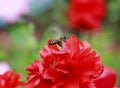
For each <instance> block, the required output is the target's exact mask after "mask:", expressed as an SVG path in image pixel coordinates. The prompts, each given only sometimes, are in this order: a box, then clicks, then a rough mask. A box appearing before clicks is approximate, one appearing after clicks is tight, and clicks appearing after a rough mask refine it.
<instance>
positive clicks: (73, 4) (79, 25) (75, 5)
mask: <svg viewBox="0 0 120 88" xmlns="http://www.w3.org/2000/svg"><path fill="white" fill-rule="evenodd" d="M67 15H68V21H69V24H70V26H71V27H73V28H74V29H76V30H77V31H81V29H83V30H89V31H92V32H95V31H98V30H99V29H100V28H101V27H102V25H101V21H102V20H103V18H104V17H105V15H106V3H105V0H70V5H69V8H68V13H67Z"/></svg>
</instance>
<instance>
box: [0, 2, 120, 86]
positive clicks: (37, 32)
mask: <svg viewBox="0 0 120 88" xmlns="http://www.w3.org/2000/svg"><path fill="white" fill-rule="evenodd" d="M45 1H46V2H41V4H38V5H37V6H36V4H35V3H34V4H35V5H32V6H33V7H34V8H33V7H32V6H31V8H32V10H31V12H30V14H28V15H26V16H23V18H22V19H20V20H19V21H18V22H16V23H14V24H6V25H5V26H2V27H1V28H0V61H5V62H7V63H9V64H10V66H11V68H12V69H13V70H14V71H15V72H22V74H23V78H22V79H23V80H25V79H26V74H27V72H26V71H25V70H24V68H25V67H26V66H28V65H29V64H31V63H32V62H33V61H34V59H40V56H39V50H41V49H42V48H43V46H44V45H46V44H47V41H48V40H49V39H51V38H53V39H54V38H58V37H59V36H62V35H66V36H71V34H75V35H77V36H78V37H79V38H80V39H81V40H82V41H88V42H90V43H91V46H92V47H93V49H95V50H96V51H97V52H98V53H99V54H100V55H101V58H102V61H103V63H104V64H105V65H106V66H111V67H113V68H114V69H115V70H116V71H117V73H118V76H120V0H106V2H107V3H106V4H107V16H106V18H105V20H104V22H103V25H104V28H103V30H102V31H101V32H99V33H96V34H94V35H88V34H87V33H84V34H83V33H76V32H75V31H73V30H71V29H70V28H69V27H68V25H67V20H66V15H65V11H66V8H67V4H68V3H67V1H66V0H58V1H57V0H51V2H50V1H49V2H47V0H45ZM36 3H38V2H36ZM41 5H42V6H41ZM35 6H36V7H35ZM33 13H34V14H33ZM26 20H29V22H26ZM117 83H118V85H120V80H118V82H117Z"/></svg>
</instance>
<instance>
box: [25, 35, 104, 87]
mask: <svg viewBox="0 0 120 88" xmlns="http://www.w3.org/2000/svg"><path fill="white" fill-rule="evenodd" d="M40 56H41V57H42V61H39V60H36V61H35V62H34V63H33V64H31V65H30V66H28V67H26V68H25V69H26V70H27V71H29V74H28V82H27V83H26V88H95V85H94V80H95V79H96V78H97V77H99V76H100V75H101V74H102V72H103V68H104V67H103V65H102V64H101V62H100V56H99V55H98V54H97V53H96V51H91V46H90V45H89V43H87V42H82V41H80V40H79V39H78V38H76V36H74V35H73V36H72V38H68V39H67V40H66V42H62V47H61V49H60V48H59V47H58V46H57V45H48V46H45V47H44V49H43V50H41V51H40Z"/></svg>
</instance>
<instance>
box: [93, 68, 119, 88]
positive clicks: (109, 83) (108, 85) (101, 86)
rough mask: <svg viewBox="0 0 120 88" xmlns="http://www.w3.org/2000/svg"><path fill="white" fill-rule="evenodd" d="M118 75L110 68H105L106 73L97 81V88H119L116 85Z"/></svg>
mask: <svg viewBox="0 0 120 88" xmlns="http://www.w3.org/2000/svg"><path fill="white" fill-rule="evenodd" d="M116 80H117V73H116V72H115V71H114V70H113V69H112V68H110V67H105V68H104V72H103V73H102V75H101V76H100V77H98V78H97V79H96V80H95V84H96V88H117V87H115V83H116Z"/></svg>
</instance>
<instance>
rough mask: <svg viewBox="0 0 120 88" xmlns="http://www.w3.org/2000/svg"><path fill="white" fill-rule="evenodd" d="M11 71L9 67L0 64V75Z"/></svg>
mask: <svg viewBox="0 0 120 88" xmlns="http://www.w3.org/2000/svg"><path fill="white" fill-rule="evenodd" d="M9 70H11V68H10V66H9V65H8V63H6V62H0V74H4V73H5V72H6V71H9Z"/></svg>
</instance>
